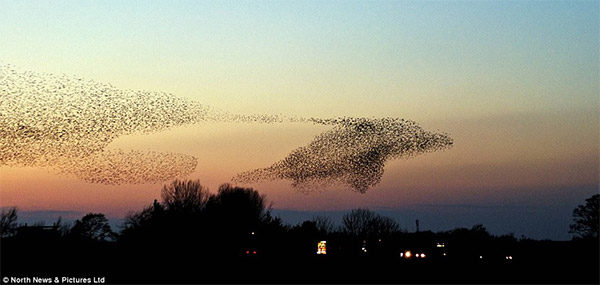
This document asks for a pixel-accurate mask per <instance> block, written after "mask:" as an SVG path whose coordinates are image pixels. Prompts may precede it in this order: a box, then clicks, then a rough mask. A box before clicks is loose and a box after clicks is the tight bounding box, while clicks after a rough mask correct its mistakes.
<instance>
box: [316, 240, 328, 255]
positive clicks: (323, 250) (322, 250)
mask: <svg viewBox="0 0 600 285" xmlns="http://www.w3.org/2000/svg"><path fill="white" fill-rule="evenodd" d="M317 254H327V241H324V240H322V241H320V242H319V243H317Z"/></svg>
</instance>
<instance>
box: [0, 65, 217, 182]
mask: <svg viewBox="0 0 600 285" xmlns="http://www.w3.org/2000/svg"><path fill="white" fill-rule="evenodd" d="M211 114H212V115H211ZM218 119H219V116H218V112H212V111H211V110H210V109H209V108H208V107H205V106H203V105H201V104H198V103H196V102H194V101H191V100H184V99H181V98H178V97H175V96H173V95H171V94H166V93H160V92H146V91H133V90H121V89H118V88H115V87H114V86H112V85H110V84H103V83H97V82H94V81H91V80H84V79H80V78H73V77H69V76H65V75H52V74H38V73H34V72H20V71H17V70H15V69H14V68H12V67H11V66H6V65H5V66H1V67H0V150H1V153H0V166H2V165H7V166H36V167H51V168H54V169H56V170H58V171H59V172H61V173H70V174H75V175H76V176H77V177H78V178H81V179H84V180H85V181H89V182H95V183H104V184H122V183H144V182H152V181H162V180H168V179H174V178H177V177H183V176H185V175H187V174H189V173H191V172H192V171H193V170H194V169H195V167H196V159H195V158H194V157H191V156H187V155H183V154H171V153H155V152H139V151H132V152H124V151H121V150H116V151H115V150H108V149H107V147H108V145H109V144H110V143H111V142H112V141H113V140H114V139H116V138H117V137H119V136H124V135H129V134H134V133H149V132H155V131H160V130H165V129H169V128H171V127H173V126H179V125H183V124H190V123H196V122H200V121H205V120H218Z"/></svg>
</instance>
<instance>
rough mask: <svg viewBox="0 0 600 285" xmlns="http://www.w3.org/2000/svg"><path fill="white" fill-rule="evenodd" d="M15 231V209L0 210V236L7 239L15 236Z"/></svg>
mask: <svg viewBox="0 0 600 285" xmlns="http://www.w3.org/2000/svg"><path fill="white" fill-rule="evenodd" d="M16 229H17V207H12V208H8V209H4V208H3V209H2V218H0V236H1V237H9V236H12V235H14V234H15V230H16Z"/></svg>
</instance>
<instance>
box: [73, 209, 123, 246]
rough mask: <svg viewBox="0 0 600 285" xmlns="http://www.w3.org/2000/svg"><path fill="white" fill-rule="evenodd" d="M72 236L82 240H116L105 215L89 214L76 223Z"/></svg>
mask: <svg viewBox="0 0 600 285" xmlns="http://www.w3.org/2000/svg"><path fill="white" fill-rule="evenodd" d="M70 235H71V236H72V237H76V238H81V239H87V240H94V241H106V240H110V239H112V238H114V235H115V234H114V233H113V231H112V230H111V228H110V225H109V224H108V219H106V217H105V216H104V214H100V213H89V214H87V215H85V216H83V218H81V220H77V221H75V224H74V225H73V227H72V228H71V232H70Z"/></svg>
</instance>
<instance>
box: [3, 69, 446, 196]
mask: <svg viewBox="0 0 600 285" xmlns="http://www.w3.org/2000/svg"><path fill="white" fill-rule="evenodd" d="M206 121H215V122H257V123H267V124H270V123H283V122H301V123H313V124H320V125H331V126H333V129H332V130H330V131H327V132H325V133H323V134H321V135H318V136H317V137H316V138H315V139H314V140H313V141H312V142H311V143H310V144H309V145H307V146H305V147H301V148H299V149H296V150H294V151H292V153H291V154H290V155H289V156H288V157H286V158H285V159H283V160H282V161H279V162H277V163H275V164H273V165H272V166H270V167H267V168H263V169H257V170H253V171H249V172H245V173H241V174H239V175H237V176H236V177H235V178H234V181H236V182H240V183H251V182H257V181H262V180H273V179H289V180H291V181H293V185H294V186H295V187H297V188H298V189H300V190H304V191H308V190H309V189H315V188H319V186H326V185H330V184H340V183H341V184H344V185H346V186H349V187H350V188H352V189H354V190H355V191H358V192H361V193H364V192H365V191H366V190H367V189H368V188H369V187H372V186H374V185H376V184H378V183H379V181H380V180H381V176H382V175H383V171H384V166H385V163H386V162H387V161H389V160H390V159H397V158H403V157H411V156H415V155H418V154H421V153H425V152H430V151H435V150H439V149H443V148H446V147H449V146H451V145H452V139H451V138H450V137H449V136H448V135H446V134H439V133H433V132H428V131H425V130H423V129H422V128H420V127H419V126H418V125H417V124H416V123H415V122H413V121H407V120H402V119H395V118H384V119H370V118H339V119H319V118H290V117H285V116H272V115H238V114H230V113H228V112H223V111H218V110H215V109H212V108H209V107H207V106H204V105H202V104H199V103H198V102H195V101H192V100H186V99H183V98H179V97H176V96H173V95H171V94H167V93H161V92H147V91H135V90H121V89H118V88H116V87H114V86H112V85H110V84H103V83H97V82H94V81H91V80H84V79H80V78H73V77H69V76H65V75H52V74H39V73H35V72H22V71H18V70H16V69H15V68H13V67H12V66H10V65H2V66H0V166H34V167H49V168H51V169H55V170H57V171H58V172H60V173H65V174H72V175H75V176H76V177H78V178H80V179H83V180H85V181H87V182H91V183H103V184H125V183H152V182H160V181H166V180H170V179H174V178H179V177H184V176H186V175H188V174H190V173H191V172H193V171H194V169H195V168H196V165H197V159H196V158H195V157H193V156H189V155H185V154H174V153H159V152H141V151H123V150H111V149H108V145H109V144H110V143H111V142H112V141H113V140H114V139H116V138H117V137H120V136H124V135H130V134H136V133H150V132H156V131H162V130H166V129H169V128H171V127H174V126H180V125H186V124H195V123H201V122H206Z"/></svg>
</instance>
